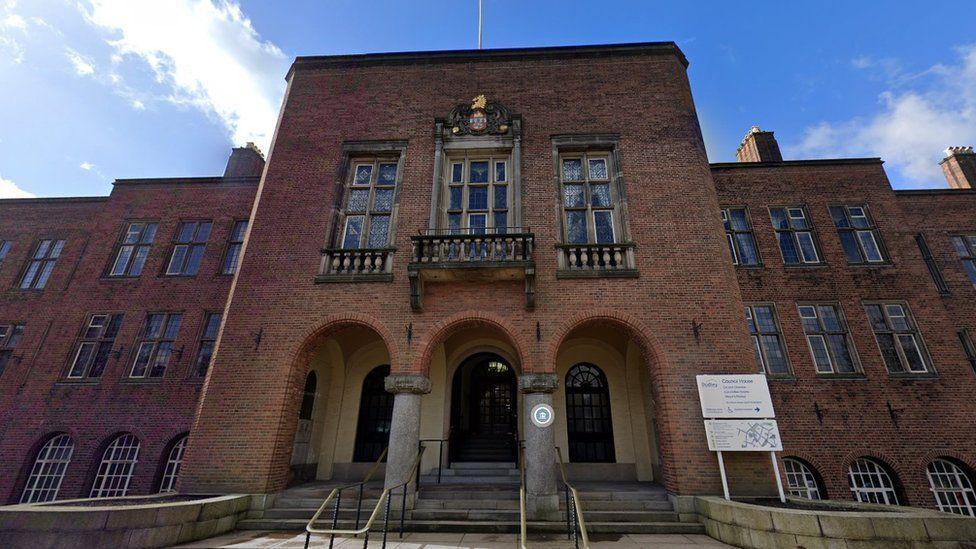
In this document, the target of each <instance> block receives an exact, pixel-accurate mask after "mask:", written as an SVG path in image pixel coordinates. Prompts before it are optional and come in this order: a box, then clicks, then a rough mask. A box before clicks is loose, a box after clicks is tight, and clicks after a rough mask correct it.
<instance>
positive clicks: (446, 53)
mask: <svg viewBox="0 0 976 549" xmlns="http://www.w3.org/2000/svg"><path fill="white" fill-rule="evenodd" d="M617 55H673V56H675V57H677V58H678V60H679V61H680V62H681V64H682V65H683V66H684V67H686V68H687V67H688V58H687V57H685V54H684V53H683V52H682V51H681V48H679V47H678V45H677V44H675V43H674V42H634V43H625V44H593V45H585V46H545V47H535V48H500V49H482V50H434V51H407V52H389V53H363V54H352V55H312V56H300V57H296V58H295V62H294V63H293V64H292V66H291V69H289V71H288V75H287V76H286V77H285V78H286V79H288V78H291V75H292V74H293V73H294V72H295V71H296V70H309V69H320V68H328V67H342V66H358V65H373V64H401V65H402V64H416V63H459V62H468V61H507V60H513V59H515V60H521V59H553V58H564V57H609V56H617Z"/></svg>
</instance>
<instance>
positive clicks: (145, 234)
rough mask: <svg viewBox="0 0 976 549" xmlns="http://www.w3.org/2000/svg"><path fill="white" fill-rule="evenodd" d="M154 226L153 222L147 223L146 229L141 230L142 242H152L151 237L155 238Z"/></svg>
mask: <svg viewBox="0 0 976 549" xmlns="http://www.w3.org/2000/svg"><path fill="white" fill-rule="evenodd" d="M156 227H157V225H156V224H155V223H148V224H147V225H146V229H145V230H144V231H142V243H143V244H152V242H153V239H154V238H156Z"/></svg>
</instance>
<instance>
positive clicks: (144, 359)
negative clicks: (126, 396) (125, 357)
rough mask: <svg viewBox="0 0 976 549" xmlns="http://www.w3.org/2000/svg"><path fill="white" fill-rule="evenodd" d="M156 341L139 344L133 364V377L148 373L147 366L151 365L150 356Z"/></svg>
mask: <svg viewBox="0 0 976 549" xmlns="http://www.w3.org/2000/svg"><path fill="white" fill-rule="evenodd" d="M154 346H155V343H143V344H142V345H140V346H139V351H138V352H137V353H136V360H135V362H134V363H133V364H132V374H131V376H132V377H142V376H144V375H146V368H147V367H148V366H149V358H150V357H151V356H152V351H153V347H154Z"/></svg>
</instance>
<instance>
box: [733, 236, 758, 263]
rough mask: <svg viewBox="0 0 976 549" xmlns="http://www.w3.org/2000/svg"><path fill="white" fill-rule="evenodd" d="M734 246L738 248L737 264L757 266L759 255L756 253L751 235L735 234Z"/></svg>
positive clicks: (754, 242)
mask: <svg viewBox="0 0 976 549" xmlns="http://www.w3.org/2000/svg"><path fill="white" fill-rule="evenodd" d="M735 241H736V244H738V246H739V264H741V265H758V264H759V254H758V253H757V252H756V241H755V240H753V238H752V233H736V234H735Z"/></svg>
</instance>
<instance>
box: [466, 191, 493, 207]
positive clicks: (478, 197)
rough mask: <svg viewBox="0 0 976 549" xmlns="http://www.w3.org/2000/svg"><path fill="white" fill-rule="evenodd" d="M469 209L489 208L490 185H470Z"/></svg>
mask: <svg viewBox="0 0 976 549" xmlns="http://www.w3.org/2000/svg"><path fill="white" fill-rule="evenodd" d="M468 209H469V210H487V209H488V187H468Z"/></svg>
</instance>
